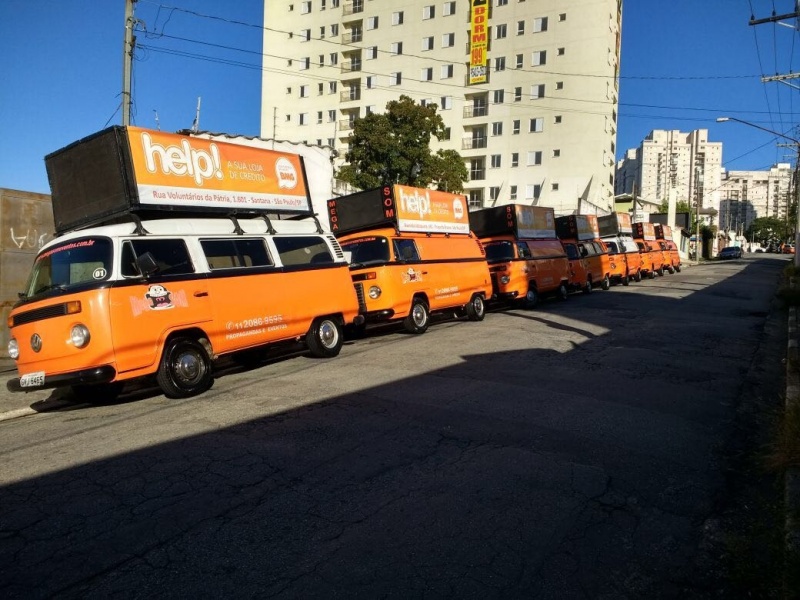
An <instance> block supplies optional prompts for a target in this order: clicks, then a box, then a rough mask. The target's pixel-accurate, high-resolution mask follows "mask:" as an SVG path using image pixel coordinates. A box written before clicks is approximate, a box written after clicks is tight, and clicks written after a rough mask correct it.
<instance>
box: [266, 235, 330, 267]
mask: <svg viewBox="0 0 800 600" xmlns="http://www.w3.org/2000/svg"><path fill="white" fill-rule="evenodd" d="M273 241H274V242H275V247H276V248H277V249H278V254H279V255H280V257H281V262H282V263H283V264H284V266H286V267H296V266H304V265H318V264H325V263H332V262H333V256H331V252H330V250H329V249H328V244H326V243H325V240H324V239H323V238H321V237H319V236H313V235H298V236H286V237H275V238H273Z"/></svg>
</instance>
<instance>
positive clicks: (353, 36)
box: [342, 29, 364, 44]
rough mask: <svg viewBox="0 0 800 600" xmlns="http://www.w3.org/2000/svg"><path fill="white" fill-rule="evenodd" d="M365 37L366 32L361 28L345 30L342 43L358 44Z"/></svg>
mask: <svg viewBox="0 0 800 600" xmlns="http://www.w3.org/2000/svg"><path fill="white" fill-rule="evenodd" d="M363 39H364V32H363V31H361V30H360V29H358V30H353V31H345V32H344V34H342V43H343V44H357V43H359V42H361V41H362V40H363Z"/></svg>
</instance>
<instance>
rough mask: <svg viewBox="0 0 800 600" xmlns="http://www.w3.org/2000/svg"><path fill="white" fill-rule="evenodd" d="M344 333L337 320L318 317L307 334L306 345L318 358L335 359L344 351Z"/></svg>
mask: <svg viewBox="0 0 800 600" xmlns="http://www.w3.org/2000/svg"><path fill="white" fill-rule="evenodd" d="M343 343H344V332H343V331H342V326H341V325H340V324H339V321H338V320H337V319H334V318H332V317H318V318H316V319H314V322H313V323H311V327H310V328H309V330H308V333H307V334H306V345H307V346H308V349H309V350H310V351H311V354H312V355H314V356H316V357H317V358H333V357H334V356H336V355H337V354H339V351H340V350H341V349H342V344H343Z"/></svg>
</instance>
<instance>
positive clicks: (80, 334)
mask: <svg viewBox="0 0 800 600" xmlns="http://www.w3.org/2000/svg"><path fill="white" fill-rule="evenodd" d="M69 337H70V339H71V340H72V343H73V344H74V345H75V347H76V348H83V347H84V346H85V345H86V344H88V343H89V338H90V337H91V336H90V335H89V328H88V327H86V325H80V324H79V325H73V326H72V330H71V331H70V332H69Z"/></svg>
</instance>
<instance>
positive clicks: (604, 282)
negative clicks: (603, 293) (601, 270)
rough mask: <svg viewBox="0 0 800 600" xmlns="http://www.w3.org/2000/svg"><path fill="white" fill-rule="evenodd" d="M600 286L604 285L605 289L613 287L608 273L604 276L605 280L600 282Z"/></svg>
mask: <svg viewBox="0 0 800 600" xmlns="http://www.w3.org/2000/svg"><path fill="white" fill-rule="evenodd" d="M600 287H602V288H603V289H604V290H609V289H611V280H610V279H609V278H608V275H606V276H605V277H603V281H602V282H601V283H600Z"/></svg>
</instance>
